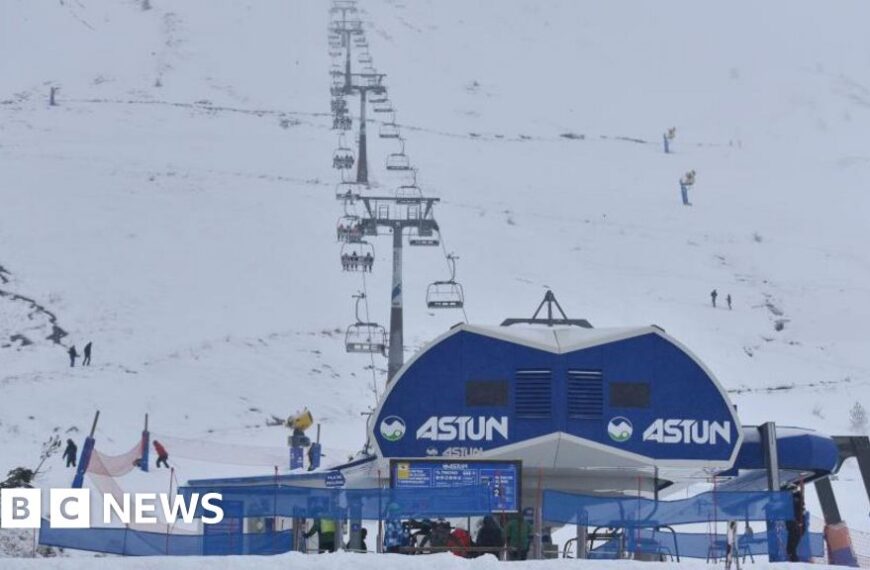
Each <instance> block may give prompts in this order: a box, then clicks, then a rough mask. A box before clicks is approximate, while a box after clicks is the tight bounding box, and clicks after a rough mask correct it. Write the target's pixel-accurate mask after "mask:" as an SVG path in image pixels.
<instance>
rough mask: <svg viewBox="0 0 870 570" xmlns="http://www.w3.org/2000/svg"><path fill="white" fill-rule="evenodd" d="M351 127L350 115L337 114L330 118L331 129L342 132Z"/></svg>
mask: <svg viewBox="0 0 870 570" xmlns="http://www.w3.org/2000/svg"><path fill="white" fill-rule="evenodd" d="M352 126H353V120H352V119H351V118H350V115H345V114H337V115H335V116H334V117H333V118H332V128H333V129H338V130H342V131H349V130H350V129H351V127H352Z"/></svg>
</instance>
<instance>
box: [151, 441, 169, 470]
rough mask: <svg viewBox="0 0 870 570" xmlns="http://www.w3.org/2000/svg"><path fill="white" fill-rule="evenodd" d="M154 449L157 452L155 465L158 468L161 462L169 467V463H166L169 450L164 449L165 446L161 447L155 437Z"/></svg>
mask: <svg viewBox="0 0 870 570" xmlns="http://www.w3.org/2000/svg"><path fill="white" fill-rule="evenodd" d="M154 451H156V452H157V465H156V467H157V468H158V469H159V468H160V464H161V463H162V464H163V466H164V467H166V468H167V469H169V463H167V461H166V460H167V459H169V452H167V451H166V448H165V447H163V444H161V443H160V442H159V441H157V440H156V439H155V440H154Z"/></svg>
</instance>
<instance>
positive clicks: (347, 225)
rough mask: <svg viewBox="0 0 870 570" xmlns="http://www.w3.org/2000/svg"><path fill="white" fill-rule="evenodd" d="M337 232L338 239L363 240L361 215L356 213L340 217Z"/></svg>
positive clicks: (348, 240) (345, 240)
mask: <svg viewBox="0 0 870 570" xmlns="http://www.w3.org/2000/svg"><path fill="white" fill-rule="evenodd" d="M335 233H336V235H337V237H338V241H341V242H346V243H359V242H361V241H362V237H363V230H362V226H361V224H360V217H359V216H355V215H344V216H342V217H340V218H339V219H338V222H337V223H336V224H335Z"/></svg>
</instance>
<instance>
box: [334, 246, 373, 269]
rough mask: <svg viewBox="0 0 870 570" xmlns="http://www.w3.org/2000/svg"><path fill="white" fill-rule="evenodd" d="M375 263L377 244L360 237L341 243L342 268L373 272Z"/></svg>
mask: <svg viewBox="0 0 870 570" xmlns="http://www.w3.org/2000/svg"><path fill="white" fill-rule="evenodd" d="M374 264H375V246H373V245H372V244H370V243H369V242H367V241H365V240H363V239H360V240H359V241H356V242H344V243H343V244H342V245H341V270H342V271H357V272H359V271H362V272H369V273H371V271H372V268H373V267H374Z"/></svg>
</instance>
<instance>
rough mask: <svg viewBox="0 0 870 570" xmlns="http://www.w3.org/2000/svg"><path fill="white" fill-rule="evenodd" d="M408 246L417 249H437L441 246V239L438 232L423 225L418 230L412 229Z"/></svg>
mask: <svg viewBox="0 0 870 570" xmlns="http://www.w3.org/2000/svg"><path fill="white" fill-rule="evenodd" d="M408 245H412V246H415V247H435V246H438V245H441V239H440V237H439V235H438V232H437V230H435V231H433V230H431V229H427V228H424V227H423V224H420V226H418V227H416V228H411V231H410V234H409V235H408Z"/></svg>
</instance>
